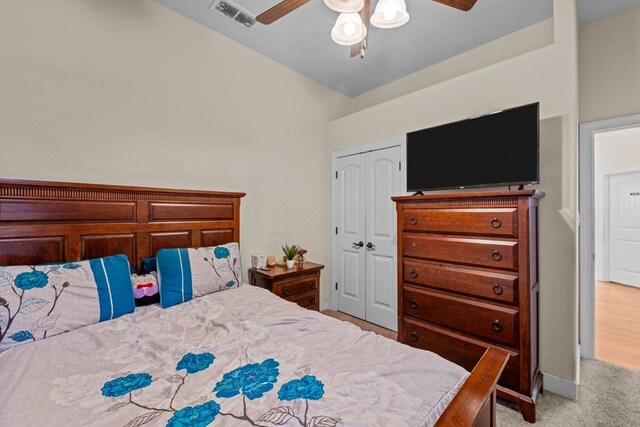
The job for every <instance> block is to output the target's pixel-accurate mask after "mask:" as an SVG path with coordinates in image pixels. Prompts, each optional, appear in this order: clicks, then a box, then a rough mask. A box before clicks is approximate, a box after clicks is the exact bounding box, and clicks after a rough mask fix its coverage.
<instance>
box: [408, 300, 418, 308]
mask: <svg viewBox="0 0 640 427" xmlns="http://www.w3.org/2000/svg"><path fill="white" fill-rule="evenodd" d="M409 305H410V306H411V308H418V301H416V300H414V299H412V300H411V302H410V303H409Z"/></svg>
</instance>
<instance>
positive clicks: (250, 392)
mask: <svg viewBox="0 0 640 427" xmlns="http://www.w3.org/2000/svg"><path fill="white" fill-rule="evenodd" d="M279 365H280V363H278V362H276V361H275V360H273V359H267V360H265V361H264V362H262V363H251V364H248V365H244V366H241V367H239V368H237V369H234V370H233V371H231V372H227V373H226V374H224V376H223V377H222V380H221V381H219V382H218V383H217V384H216V386H215V388H214V389H213V391H217V393H216V396H217V397H234V396H237V395H239V394H241V393H242V394H243V395H244V396H246V397H247V398H249V400H254V399H259V398H261V397H262V396H263V395H264V394H265V393H266V392H268V391H269V390H271V389H272V388H273V384H275V383H276V381H278V374H279V373H280V372H279V371H278V366H279Z"/></svg>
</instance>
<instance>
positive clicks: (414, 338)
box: [411, 332, 418, 342]
mask: <svg viewBox="0 0 640 427" xmlns="http://www.w3.org/2000/svg"><path fill="white" fill-rule="evenodd" d="M411 341H414V342H417V341H418V333H417V332H412V333H411Z"/></svg>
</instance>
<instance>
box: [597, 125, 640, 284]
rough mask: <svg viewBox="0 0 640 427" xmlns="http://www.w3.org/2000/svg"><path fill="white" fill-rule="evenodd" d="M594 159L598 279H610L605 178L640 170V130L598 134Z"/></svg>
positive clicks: (636, 128) (637, 128)
mask: <svg viewBox="0 0 640 427" xmlns="http://www.w3.org/2000/svg"><path fill="white" fill-rule="evenodd" d="M594 159H595V162H594V163H595V164H594V170H593V176H594V184H595V185H594V189H595V191H594V202H595V244H596V252H595V253H596V259H595V260H596V263H595V264H596V279H597V280H607V279H606V277H604V276H603V272H604V269H603V265H604V257H606V256H607V253H608V248H606V247H605V246H604V229H605V224H604V222H603V220H604V212H605V207H606V205H607V200H605V199H604V195H605V187H604V183H605V175H611V174H617V173H625V172H637V171H640V127H633V128H627V129H619V130H614V131H609V132H601V133H596V134H595V144H594Z"/></svg>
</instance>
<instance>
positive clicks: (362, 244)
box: [352, 240, 364, 248]
mask: <svg viewBox="0 0 640 427" xmlns="http://www.w3.org/2000/svg"><path fill="white" fill-rule="evenodd" d="M352 245H353V246H357V247H359V248H361V247H363V246H364V242H363V241H362V240H360V241H359V242H358V243H356V242H353V243H352Z"/></svg>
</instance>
